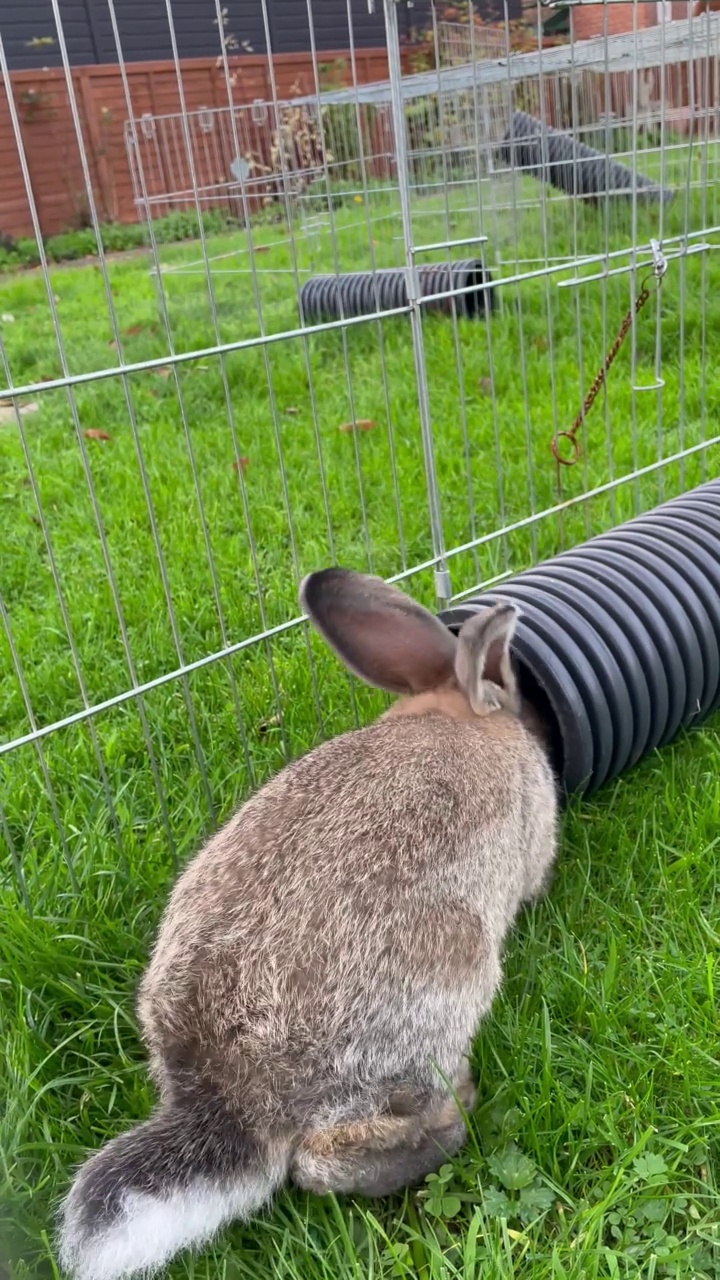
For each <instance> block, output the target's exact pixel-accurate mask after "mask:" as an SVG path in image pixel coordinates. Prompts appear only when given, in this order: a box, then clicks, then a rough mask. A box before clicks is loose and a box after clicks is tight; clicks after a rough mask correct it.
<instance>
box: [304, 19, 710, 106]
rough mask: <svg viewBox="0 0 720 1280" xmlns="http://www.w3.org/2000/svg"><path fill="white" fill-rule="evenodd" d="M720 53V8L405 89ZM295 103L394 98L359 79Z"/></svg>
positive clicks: (421, 91)
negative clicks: (716, 11)
mask: <svg viewBox="0 0 720 1280" xmlns="http://www.w3.org/2000/svg"><path fill="white" fill-rule="evenodd" d="M718 54H720V13H712V12H708V13H703V14H700V15H698V16H697V17H695V18H676V19H673V20H671V21H669V22H666V23H661V24H659V25H658V26H655V27H643V28H641V29H639V30H638V31H630V32H622V33H620V34H619V35H612V36H607V37H606V36H594V37H593V38H592V39H590V40H577V41H575V42H573V43H572V44H564V45H556V46H555V48H553V49H537V50H532V51H531V52H529V53H511V54H509V55H508V56H507V57H504V58H487V59H483V60H482V61H478V62H468V63H465V64H463V65H462V66H457V67H444V68H440V69H438V70H434V71H422V72H418V73H417V74H415V75H411V76H404V77H403V80H402V82H401V86H400V92H401V94H402V97H403V98H404V99H405V101H412V100H413V99H414V98H422V97H425V96H427V95H428V94H434V93H457V92H458V91H460V90H463V89H473V88H476V87H479V86H483V85H492V84H507V82H508V81H513V82H514V81H518V80H527V79H533V78H537V77H538V76H549V75H552V74H554V73H558V72H560V73H562V72H569V71H573V72H576V71H610V72H618V71H635V70H643V69H645V68H649V67H657V66H669V65H672V64H677V63H681V62H688V61H691V60H695V59H702V58H706V57H708V56H712V57H716V56H717V55H718ZM294 101H295V103H296V104H298V103H311V102H318V101H319V102H320V103H321V105H322V106H333V105H340V104H342V103H354V102H359V103H362V104H363V105H367V106H382V105H384V104H387V103H389V102H390V82H389V81H388V80H383V81H377V82H375V83H374V84H362V85H356V86H354V87H352V88H350V89H336V90H331V91H329V92H326V93H321V94H320V95H319V98H318V95H317V94H309V95H307V96H306V97H301V98H295V99H294Z"/></svg>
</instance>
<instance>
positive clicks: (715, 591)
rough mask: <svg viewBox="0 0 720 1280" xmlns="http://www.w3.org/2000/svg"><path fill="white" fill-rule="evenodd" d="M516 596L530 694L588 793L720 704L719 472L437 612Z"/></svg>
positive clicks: (519, 651) (461, 617)
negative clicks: (497, 584) (705, 481)
mask: <svg viewBox="0 0 720 1280" xmlns="http://www.w3.org/2000/svg"><path fill="white" fill-rule="evenodd" d="M499 599H505V600H513V601H516V602H517V604H518V606H519V608H520V610H521V617H520V621H519V623H518V628H517V632H516V635H515V639H514V642H513V650H514V655H515V658H516V660H517V663H518V667H519V671H520V679H521V683H522V687H523V689H524V692H525V694H526V696H527V697H528V698H529V699H530V701H531V702H534V703H535V704H536V705H537V707H538V710H539V711H540V712H541V714H542V715H543V717H544V718H545V720H546V722H548V723H549V725H550V728H551V731H552V733H553V740H554V747H555V763H556V767H557V771H558V774H559V776H560V778H561V780H562V782H563V784H564V787H565V790H566V791H567V792H571V793H572V792H575V793H579V794H585V793H588V792H591V791H594V790H595V789H596V788H597V787H599V786H601V784H602V783H603V782H609V781H610V780H611V779H612V778H615V777H617V776H618V774H620V773H622V771H623V770H624V769H628V768H630V766H631V765H633V764H635V763H636V762H637V761H638V760H639V759H640V757H641V756H644V755H646V754H647V753H648V752H649V751H651V750H652V749H653V748H654V747H657V746H662V745H663V744H664V743H666V742H669V740H670V739H671V738H672V737H673V735H674V734H675V733H677V731H678V729H680V728H681V727H683V726H687V725H689V724H691V723H693V722H694V721H697V720H700V719H702V717H703V716H706V715H707V714H708V713H709V712H710V711H713V710H714V709H715V708H716V707H717V706H718V705H719V704H720V480H711V481H709V482H708V483H707V484H703V485H700V486H699V488H697V489H692V490H690V492H688V493H685V494H683V495H682V497H680V498H674V499H672V500H671V501H670V502H666V503H664V504H663V505H662V506H660V507H656V508H655V509H654V510H653V511H649V512H647V513H646V514H645V515H641V516H636V517H635V518H634V519H632V520H630V521H628V522H627V523H626V524H623V525H619V526H618V527H617V528H615V529H611V530H610V532H608V533H603V534H601V535H600V536H599V537H596V538H592V539H591V540H590V541H589V542H585V543H583V544H581V545H580V546H578V547H574V548H573V549H572V550H570V551H565V552H562V553H561V554H560V555H558V556H555V557H554V558H553V559H552V560H547V561H545V562H544V563H543V564H539V565H537V566H535V568H533V569H528V570H527V572H525V573H521V574H519V575H518V576H517V577H516V578H511V579H510V580H509V581H508V582H504V583H502V585H501V586H499V587H497V588H496V589H495V590H493V591H488V592H483V593H482V594H481V595H478V596H476V597H475V598H473V599H471V600H467V601H464V602H463V603H462V604H460V605H456V606H454V607H452V608H449V609H446V610H444V611H443V612H442V613H441V614H440V617H441V618H442V620H443V621H444V622H445V623H446V624H447V625H448V626H449V627H451V628H452V629H453V630H457V629H458V628H459V627H460V626H461V625H462V623H463V622H464V621H465V619H466V618H468V617H470V616H471V615H472V614H473V613H475V612H476V611H477V610H478V609H482V608H484V607H487V606H488V605H491V604H494V603H495V602H496V601H497V600H499Z"/></svg>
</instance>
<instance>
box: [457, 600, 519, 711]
mask: <svg viewBox="0 0 720 1280" xmlns="http://www.w3.org/2000/svg"><path fill="white" fill-rule="evenodd" d="M517 620H518V611H517V609H516V608H515V607H514V605H511V604H496V605H495V607H494V608H492V609H483V610H482V611H481V612H480V613H477V614H475V616H474V617H472V618H468V620H467V622H465V623H464V624H463V626H462V627H461V628H460V634H459V635H458V646H457V658H456V661H455V674H456V676H457V681H458V684H459V685H460V688H461V689H462V691H463V693H464V694H465V696H466V698H467V699H468V701H469V703H470V706H471V707H472V709H473V711H474V712H475V714H476V715H484V714H486V713H487V712H488V711H497V710H498V709H499V708H500V707H505V708H506V709H507V710H510V711H517V710H518V706H519V694H518V687H517V680H516V678H515V673H514V672H513V669H512V663H511V661H510V641H511V640H512V638H513V634H514V631H515V626H516V624H517Z"/></svg>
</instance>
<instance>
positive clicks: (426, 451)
mask: <svg viewBox="0 0 720 1280" xmlns="http://www.w3.org/2000/svg"><path fill="white" fill-rule="evenodd" d="M383 2H384V7H385V30H386V33H387V50H388V71H389V79H390V97H391V107H392V121H393V134H394V140H395V164H396V169H397V181H398V192H399V196H400V210H401V214H402V231H403V247H404V251H405V270H406V276H407V295H408V301H409V303H410V327H411V332H412V344H413V358H414V362H415V382H416V385H417V397H418V413H419V418H420V436H421V439H422V449H423V461H424V464H425V486H426V490H427V501H428V514H429V517H430V535H431V539H432V554H433V559H434V561H435V594H436V596H437V600H438V603H440V604H441V605H443V604H445V603H446V602H447V601H448V600H449V599H450V596H451V594H452V592H451V588H450V574H449V572H448V567H447V561H446V558H445V536H444V533H443V524H442V510H441V505H440V490H439V486H438V477H437V467H436V465H435V446H434V441H433V432H432V422H431V418H430V397H429V394H428V379H427V364H426V360H425V342H424V337H423V327H422V323H423V322H422V313H421V304H420V289H419V285H418V277H417V271H416V269H415V255H414V246H413V230H412V211H411V208H410V180H409V179H410V169H409V165H408V155H407V135H406V131H405V112H404V110H403V100H402V63H401V58H400V36H399V32H398V18H397V5H398V0H383Z"/></svg>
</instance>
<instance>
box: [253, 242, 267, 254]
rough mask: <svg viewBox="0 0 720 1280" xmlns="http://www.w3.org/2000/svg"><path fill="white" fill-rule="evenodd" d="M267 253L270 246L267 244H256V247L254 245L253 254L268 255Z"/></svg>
mask: <svg viewBox="0 0 720 1280" xmlns="http://www.w3.org/2000/svg"><path fill="white" fill-rule="evenodd" d="M269 252H270V245H269V244H256V245H255V253H269Z"/></svg>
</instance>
